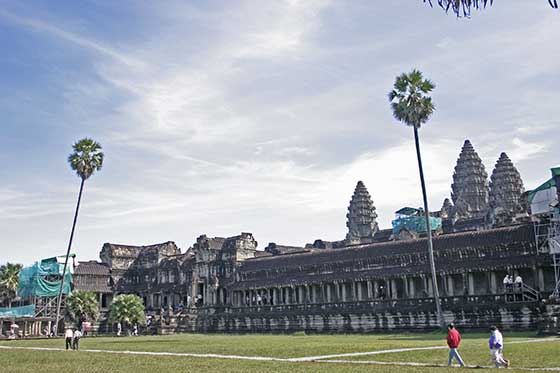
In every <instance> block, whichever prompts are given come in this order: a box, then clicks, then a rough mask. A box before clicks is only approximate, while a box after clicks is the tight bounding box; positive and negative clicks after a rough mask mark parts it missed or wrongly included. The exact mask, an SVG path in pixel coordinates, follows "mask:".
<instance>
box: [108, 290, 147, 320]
mask: <svg viewBox="0 0 560 373" xmlns="http://www.w3.org/2000/svg"><path fill="white" fill-rule="evenodd" d="M109 321H111V322H112V323H116V322H119V323H121V325H123V326H125V327H127V328H128V327H130V326H132V325H134V324H140V325H144V324H145V322H146V315H145V313H144V302H143V301H142V298H140V297H139V296H137V295H134V294H121V295H118V296H116V297H115V298H114V299H113V302H112V303H111V312H110V313H109Z"/></svg>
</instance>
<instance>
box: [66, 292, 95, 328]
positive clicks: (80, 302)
mask: <svg viewBox="0 0 560 373" xmlns="http://www.w3.org/2000/svg"><path fill="white" fill-rule="evenodd" d="M66 310H67V311H68V315H69V316H70V318H71V319H72V320H74V322H76V323H77V324H78V327H80V326H81V323H82V321H85V320H90V321H95V320H97V317H98V316H99V301H98V299H97V295H95V293H92V292H91V291H81V290H77V291H74V292H72V294H71V295H70V296H69V297H68V299H67V301H66Z"/></svg>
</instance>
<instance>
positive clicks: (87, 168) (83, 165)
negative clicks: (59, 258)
mask: <svg viewBox="0 0 560 373" xmlns="http://www.w3.org/2000/svg"><path fill="white" fill-rule="evenodd" d="M72 148H73V152H72V153H71V154H70V155H69V156H68V163H70V167H71V168H72V170H74V171H76V174H77V175H78V177H80V179H81V183H80V192H79V194H78V202H77V204H76V211H75V213H74V221H73V223H72V231H71V233H70V240H69V242H68V249H67V250H66V259H65V260H64V269H63V271H62V280H61V281H60V290H59V292H58V300H57V303H56V323H55V325H58V321H59V319H60V304H61V302H62V289H63V287H64V277H65V276H64V275H65V274H66V269H67V267H68V258H69V256H70V249H71V248H72V239H73V238H74V231H75V229H76V221H77V220H78V211H79V210H80V201H81V199H82V192H83V190H84V184H85V182H86V180H87V179H88V178H89V177H90V176H91V175H93V173H94V172H95V171H99V170H100V169H101V166H102V165H103V153H102V152H101V145H99V143H97V142H95V141H93V140H92V139H88V138H84V139H81V140H80V141H78V142H76V143H75V144H74V145H73V146H72Z"/></svg>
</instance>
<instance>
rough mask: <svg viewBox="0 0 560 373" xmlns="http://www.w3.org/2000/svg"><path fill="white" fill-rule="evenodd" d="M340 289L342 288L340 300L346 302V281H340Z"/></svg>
mask: <svg viewBox="0 0 560 373" xmlns="http://www.w3.org/2000/svg"><path fill="white" fill-rule="evenodd" d="M341 289H342V301H343V302H347V301H348V298H347V297H346V283H344V282H343V283H342V286H341Z"/></svg>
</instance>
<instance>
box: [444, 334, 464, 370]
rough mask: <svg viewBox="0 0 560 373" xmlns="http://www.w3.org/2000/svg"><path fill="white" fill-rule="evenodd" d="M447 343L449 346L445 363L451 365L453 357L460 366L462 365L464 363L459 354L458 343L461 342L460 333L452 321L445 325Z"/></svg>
mask: <svg viewBox="0 0 560 373" xmlns="http://www.w3.org/2000/svg"><path fill="white" fill-rule="evenodd" d="M447 330H448V332H447V345H448V346H449V361H448V363H447V365H449V366H451V363H452V362H453V358H455V359H457V362H458V363H459V365H460V366H462V367H464V366H465V363H464V362H463V359H461V355H459V351H457V348H459V343H461V334H460V333H459V331H458V330H457V329H455V325H453V323H451V324H449V325H447Z"/></svg>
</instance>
